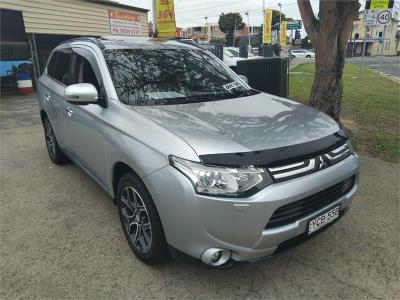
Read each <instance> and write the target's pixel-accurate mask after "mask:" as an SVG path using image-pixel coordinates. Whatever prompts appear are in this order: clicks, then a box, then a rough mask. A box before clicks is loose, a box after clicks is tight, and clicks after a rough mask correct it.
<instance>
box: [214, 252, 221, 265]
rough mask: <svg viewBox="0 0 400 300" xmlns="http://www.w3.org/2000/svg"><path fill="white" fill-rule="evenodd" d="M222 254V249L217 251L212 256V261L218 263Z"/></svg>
mask: <svg viewBox="0 0 400 300" xmlns="http://www.w3.org/2000/svg"><path fill="white" fill-rule="evenodd" d="M221 256H222V251H217V252H215V253H214V254H213V255H212V256H211V262H212V263H214V264H215V263H217V262H218V261H219V259H220V258H221Z"/></svg>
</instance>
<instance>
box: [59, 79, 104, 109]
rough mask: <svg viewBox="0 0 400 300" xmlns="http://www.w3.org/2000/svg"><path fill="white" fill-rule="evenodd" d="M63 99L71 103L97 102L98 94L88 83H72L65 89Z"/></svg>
mask: <svg viewBox="0 0 400 300" xmlns="http://www.w3.org/2000/svg"><path fill="white" fill-rule="evenodd" d="M64 97H65V100H67V101H68V102H70V103H72V104H82V105H84V104H94V103H97V100H98V98H99V95H98V93H97V89H96V88H95V87H94V85H93V84H90V83H78V84H72V85H70V86H68V87H67V88H66V89H65V94H64Z"/></svg>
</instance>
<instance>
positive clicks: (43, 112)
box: [40, 109, 48, 123]
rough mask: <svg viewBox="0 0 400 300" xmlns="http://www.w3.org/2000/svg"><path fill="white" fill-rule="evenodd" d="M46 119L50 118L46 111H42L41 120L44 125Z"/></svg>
mask: <svg viewBox="0 0 400 300" xmlns="http://www.w3.org/2000/svg"><path fill="white" fill-rule="evenodd" d="M44 118H48V116H47V113H46V112H45V110H44V109H41V110H40V119H41V120H42V123H43V122H44Z"/></svg>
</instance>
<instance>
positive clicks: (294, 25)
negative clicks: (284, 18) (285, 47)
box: [286, 20, 303, 30]
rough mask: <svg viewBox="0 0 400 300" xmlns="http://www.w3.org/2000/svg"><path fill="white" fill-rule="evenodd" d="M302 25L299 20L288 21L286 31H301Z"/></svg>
mask: <svg viewBox="0 0 400 300" xmlns="http://www.w3.org/2000/svg"><path fill="white" fill-rule="evenodd" d="M302 25H303V23H302V22H301V21H300V20H294V21H288V22H287V27H286V29H287V30H298V29H301V28H302V27H303V26H302Z"/></svg>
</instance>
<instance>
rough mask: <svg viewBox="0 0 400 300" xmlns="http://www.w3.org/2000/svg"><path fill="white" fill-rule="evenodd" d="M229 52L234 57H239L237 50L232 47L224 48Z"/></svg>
mask: <svg viewBox="0 0 400 300" xmlns="http://www.w3.org/2000/svg"><path fill="white" fill-rule="evenodd" d="M226 51H228V52H229V53H231V54H232V55H233V56H234V57H239V51H236V50H233V49H226Z"/></svg>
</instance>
